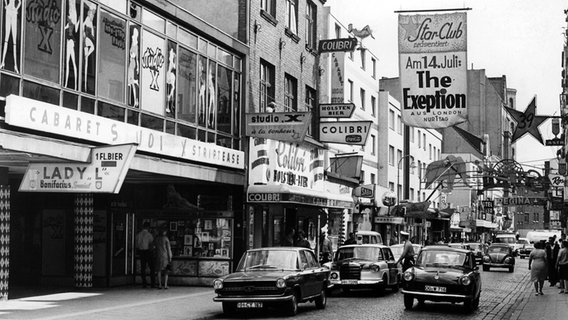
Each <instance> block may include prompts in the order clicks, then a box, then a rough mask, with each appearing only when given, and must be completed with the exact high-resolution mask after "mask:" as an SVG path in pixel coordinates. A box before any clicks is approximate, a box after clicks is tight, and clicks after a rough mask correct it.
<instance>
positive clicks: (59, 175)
mask: <svg viewBox="0 0 568 320" xmlns="http://www.w3.org/2000/svg"><path fill="white" fill-rule="evenodd" d="M134 153H136V145H134V144H125V145H116V146H106V147H98V148H93V149H92V151H91V163H75V162H69V163H30V165H29V166H28V169H27V170H26V173H25V174H24V178H23V179H22V183H21V184H20V189H19V191H30V192H66V193H69V192H73V193H83V192H87V193H89V192H92V193H118V192H119V191H120V187H121V186H122V183H123V182H124V178H125V177H126V173H127V172H128V168H129V167H130V161H132V158H133V157H134Z"/></svg>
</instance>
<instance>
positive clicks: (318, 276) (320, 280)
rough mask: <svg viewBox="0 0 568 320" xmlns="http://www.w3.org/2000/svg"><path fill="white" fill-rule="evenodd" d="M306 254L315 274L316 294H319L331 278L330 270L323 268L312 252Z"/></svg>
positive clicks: (307, 251) (314, 285) (308, 251)
mask: <svg viewBox="0 0 568 320" xmlns="http://www.w3.org/2000/svg"><path fill="white" fill-rule="evenodd" d="M305 254H306V257H307V258H308V264H309V265H310V266H311V267H312V270H313V273H314V283H313V287H314V292H315V293H314V294H318V293H320V292H321V289H322V288H323V286H324V285H325V284H326V281H327V279H328V278H329V269H327V268H324V267H322V266H321V265H320V264H319V263H318V261H317V259H316V255H315V254H314V253H313V252H312V251H311V250H306V251H305Z"/></svg>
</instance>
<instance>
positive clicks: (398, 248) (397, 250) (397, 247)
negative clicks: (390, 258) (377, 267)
mask: <svg viewBox="0 0 568 320" xmlns="http://www.w3.org/2000/svg"><path fill="white" fill-rule="evenodd" d="M412 247H413V248H414V261H416V258H417V257H418V254H419V253H420V250H421V249H422V245H420V244H416V243H413V244H412ZM389 248H390V249H391V251H392V254H393V255H394V260H395V261H397V260H398V258H399V257H400V255H401V254H402V251H404V243H399V244H393V245H391V246H390V247H389Z"/></svg>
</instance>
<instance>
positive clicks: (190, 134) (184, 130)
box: [177, 124, 196, 139]
mask: <svg viewBox="0 0 568 320" xmlns="http://www.w3.org/2000/svg"><path fill="white" fill-rule="evenodd" d="M177 130H178V131H177V135H178V136H181V137H184V138H189V139H195V135H196V129H195V128H192V127H188V126H184V125H181V124H178V126H177Z"/></svg>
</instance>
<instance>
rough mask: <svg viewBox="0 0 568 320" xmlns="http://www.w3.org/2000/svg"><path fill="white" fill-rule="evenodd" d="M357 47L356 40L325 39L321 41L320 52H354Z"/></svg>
mask: <svg viewBox="0 0 568 320" xmlns="http://www.w3.org/2000/svg"><path fill="white" fill-rule="evenodd" d="M355 47H357V39H356V38H341V39H325V40H320V41H319V46H318V51H319V53H324V52H336V51H341V52H347V51H353V50H355Z"/></svg>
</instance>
